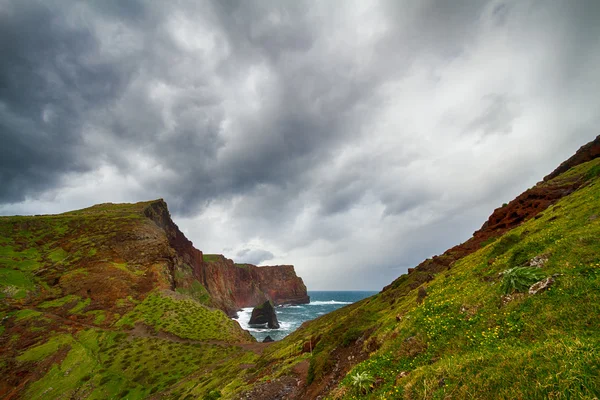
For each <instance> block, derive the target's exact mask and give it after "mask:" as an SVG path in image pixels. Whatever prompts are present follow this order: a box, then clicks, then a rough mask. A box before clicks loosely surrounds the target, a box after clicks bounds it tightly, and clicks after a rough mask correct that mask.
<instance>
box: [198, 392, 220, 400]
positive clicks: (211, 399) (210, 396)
mask: <svg viewBox="0 0 600 400" xmlns="http://www.w3.org/2000/svg"><path fill="white" fill-rule="evenodd" d="M220 398H221V392H219V391H218V390H211V391H210V392H208V393H207V394H205V395H204V397H203V398H202V399H203V400H217V399H220Z"/></svg>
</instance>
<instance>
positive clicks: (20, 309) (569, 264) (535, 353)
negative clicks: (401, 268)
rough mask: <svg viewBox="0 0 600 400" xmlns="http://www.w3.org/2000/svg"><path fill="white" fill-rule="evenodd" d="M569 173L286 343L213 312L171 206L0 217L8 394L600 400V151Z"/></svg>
mask: <svg viewBox="0 0 600 400" xmlns="http://www.w3.org/2000/svg"><path fill="white" fill-rule="evenodd" d="M597 141H600V140H599V139H597ZM591 148H592V147H589V146H588V147H587V148H586V149H587V150H586V151H588V150H589V149H591ZM590 151H591V150H590ZM594 151H595V150H594ZM594 154H595V153H594ZM592 158H593V157H592ZM560 168H561V169H560V173H555V174H553V175H551V176H550V178H548V179H546V180H545V181H544V182H541V183H539V184H538V185H536V186H535V187H534V188H531V189H529V190H528V191H527V192H525V193H524V194H522V195H520V196H519V197H517V198H516V199H515V200H513V201H512V202H510V203H509V204H507V205H505V206H503V207H501V208H499V209H497V210H495V211H494V213H493V214H492V216H491V217H490V219H489V220H488V222H486V224H484V226H483V227H482V229H480V230H479V231H477V232H476V233H475V235H474V237H473V238H471V239H470V240H468V241H467V242H465V243H463V244H461V245H458V246H456V247H454V248H452V249H449V250H448V251H447V252H446V253H444V254H443V255H441V256H439V257H434V258H432V259H430V260H426V261H424V262H423V263H421V264H420V265H419V266H417V267H416V268H415V269H411V270H410V273H408V274H406V275H403V276H400V277H399V278H398V279H396V280H395V281H394V282H392V283H391V284H390V285H389V286H388V287H386V288H385V289H384V290H383V291H382V292H381V293H379V294H377V295H375V296H372V297H370V298H368V299H364V300H362V301H360V302H358V303H355V304H352V305H350V306H347V307H344V308H342V309H339V310H337V311H335V312H333V313H330V314H328V315H325V316H323V317H321V318H318V319H316V320H314V321H311V322H308V323H305V324H304V325H303V326H302V327H301V328H300V329H298V330H297V331H296V332H294V333H293V334H291V335H290V336H288V337H287V338H285V339H284V340H282V341H280V342H275V343H273V344H262V343H254V341H253V339H252V338H251V337H250V336H249V334H248V333H247V332H245V331H242V330H241V328H240V327H239V325H238V324H237V323H236V322H234V321H232V320H230V319H229V318H228V317H227V316H226V315H225V314H224V313H223V312H222V311H220V310H216V309H214V308H211V307H210V305H211V304H212V303H211V297H210V295H209V294H208V292H207V290H206V288H205V287H204V286H202V284H200V282H199V281H197V280H195V278H194V275H193V271H192V269H191V268H190V267H189V265H187V264H186V259H185V257H182V256H181V254H180V253H179V252H178V250H177V249H176V248H174V247H173V246H172V245H171V244H170V243H171V242H169V240H168V238H167V236H166V233H165V230H164V226H163V225H160V224H158V225H157V223H155V222H153V220H152V219H149V218H147V217H146V215H147V214H146V213H145V211H146V210H148V207H153V212H156V207H157V202H146V203H137V204H102V205H98V206H94V207H91V208H88V209H85V210H80V211H75V212H69V213H65V214H61V215H54V216H35V217H33V216H32V217H0V234H1V235H0V298H1V300H2V301H1V302H0V320H1V321H2V323H1V324H0V376H2V379H0V397H1V398H6V399H15V398H23V399H47V398H52V399H55V398H56V399H71V398H80V399H106V398H115V399H116V398H126V399H143V398H156V399H158V398H163V399H198V398H199V399H216V398H219V397H220V398H223V399H241V398H243V399H281V398H285V399H312V398H318V397H320V398H329V399H448V398H454V399H463V398H475V399H489V398H507V399H546V398H555V399H561V398H565V399H580V398H581V399H595V398H598V397H599V396H600V323H599V321H600V241H599V239H598V238H600V158H596V159H592V160H591V161H588V162H584V163H580V164H579V161H578V163H577V165H575V166H573V167H572V168H568V164H563V165H561V167H560ZM161 204H164V203H161ZM159 207H160V206H159ZM163 211H165V212H166V213H162V214H161V215H168V211H166V209H165V210H163ZM159 225H160V226H163V228H161V227H160V226H159ZM186 240H187V239H186ZM179 243H182V242H179ZM221 257H222V256H218V255H205V256H204V258H205V262H206V263H208V264H210V265H213V266H214V265H215V263H218V262H219V260H220V259H221ZM236 267H238V268H241V269H244V268H248V267H247V266H245V265H243V264H239V265H237V266H236Z"/></svg>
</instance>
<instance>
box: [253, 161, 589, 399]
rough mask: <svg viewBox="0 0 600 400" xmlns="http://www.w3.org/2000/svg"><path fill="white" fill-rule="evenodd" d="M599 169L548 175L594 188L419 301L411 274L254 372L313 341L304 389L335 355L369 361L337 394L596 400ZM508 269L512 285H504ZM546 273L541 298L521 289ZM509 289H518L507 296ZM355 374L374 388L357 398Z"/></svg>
mask: <svg viewBox="0 0 600 400" xmlns="http://www.w3.org/2000/svg"><path fill="white" fill-rule="evenodd" d="M598 165H600V160H595V161H593V162H590V163H587V165H585V164H584V165H581V166H578V167H577V168H576V169H575V171H574V170H570V171H568V172H567V173H566V174H563V175H561V176H559V177H558V178H556V179H557V181H558V182H567V181H569V180H571V181H572V180H577V179H588V178H589V177H590V176H591V177H592V178H591V179H593V181H592V182H589V184H587V185H583V187H581V188H580V189H579V190H577V191H576V192H574V193H572V194H571V195H570V196H568V197H566V198H564V199H562V200H561V201H560V202H558V203H557V204H556V205H554V206H552V207H550V208H548V209H547V210H545V211H544V212H543V213H541V214H540V217H539V218H538V219H531V220H529V221H527V222H525V223H523V224H522V225H521V226H519V227H517V228H516V229H513V230H512V231H510V232H507V233H506V234H504V235H502V236H501V237H496V238H494V239H493V240H489V241H488V242H487V243H484V245H483V246H482V248H481V249H480V250H478V251H476V252H475V253H472V254H470V255H468V256H466V257H463V258H461V259H459V260H458V261H456V262H455V263H454V264H453V265H452V267H451V269H450V270H448V271H444V272H441V273H438V274H436V275H435V276H434V279H433V280H432V281H430V282H428V283H425V284H424V286H426V287H427V297H425V299H424V301H422V302H421V303H418V302H417V288H413V289H412V290H411V289H410V288H409V287H408V285H409V284H410V283H411V282H414V275H412V276H411V275H405V276H404V277H401V278H399V279H398V280H397V281H396V282H395V283H394V285H392V286H391V289H389V290H388V291H387V292H384V293H380V294H378V295H375V296H373V297H371V298H369V299H365V300H363V301H361V302H359V303H356V304H353V305H350V306H348V307H344V308H342V309H340V310H337V311H335V312H333V313H330V314H328V315H325V316H323V317H321V318H318V319H317V320H315V321H311V323H309V324H307V325H305V326H304V327H303V328H302V329H299V330H297V331H296V332H294V333H292V334H291V335H290V336H288V337H287V338H285V339H283V340H282V341H280V342H276V343H274V344H273V345H272V346H270V347H269V348H268V349H267V350H266V351H265V354H264V356H263V357H262V359H261V361H259V364H261V365H263V366H264V367H265V370H271V369H275V368H276V367H275V366H282V365H286V364H288V363H290V362H291V360H298V361H299V360H302V359H303V358H305V357H307V355H306V354H302V353H301V348H302V344H303V343H305V342H306V341H308V339H309V338H310V337H317V336H320V341H319V343H318V344H317V346H316V347H315V348H314V350H313V352H312V355H311V356H309V360H310V368H309V381H316V382H318V381H319V380H320V379H322V378H323V377H324V376H325V375H327V374H328V373H329V372H331V371H332V370H333V369H334V367H335V359H334V357H333V354H335V353H336V352H337V351H339V350H340V349H344V348H345V347H351V346H354V347H358V348H360V349H361V350H362V351H363V352H365V353H367V354H369V356H368V358H367V359H366V360H365V361H363V362H361V363H358V364H357V365H356V366H355V367H354V368H352V369H351V370H350V371H349V372H348V374H347V375H346V377H345V378H344V379H343V380H342V382H341V383H340V387H339V389H337V391H336V396H337V397H336V398H346V399H351V398H352V399H354V398H361V399H362V398H367V399H380V398H406V399H444V398H475V399H487V398H527V399H529V398H531V399H543V398H590V399H592V398H595V397H598V396H600V357H598V351H599V350H598V349H600V346H599V344H600V327H599V325H598V323H597V317H598V315H600V289H599V288H600V241H598V239H597V238H598V237H600V218H596V219H594V218H591V217H592V216H594V215H597V214H598V213H599V210H600V180H599V179H598V175H597V174H596V172H594V171H596V168H598ZM590 171H591V172H590ZM555 183H556V182H555ZM549 184H552V182H550V183H548V182H545V183H543V185H549ZM536 256H543V257H544V258H547V261H546V262H545V264H544V266H543V268H539V269H531V268H529V267H527V265H528V264H529V262H530V260H531V259H533V258H534V257H536ZM511 269H512V271H513V276H512V277H513V278H515V281H513V282H511V283H510V284H508V283H507V280H508V279H509V278H510V277H511V274H510V273H509V274H506V271H510V270H511ZM503 272H504V273H505V274H504V277H503V276H502V275H501V273H503ZM515 275H516V276H515ZM547 276H554V279H555V282H554V284H553V285H552V286H551V287H550V289H549V290H547V291H545V292H540V293H538V294H536V295H530V294H528V293H527V288H528V287H529V285H530V284H531V283H534V282H535V281H537V280H541V279H542V278H544V277H547ZM507 288H510V290H509V289H507ZM513 290H515V291H518V292H524V293H522V294H519V295H515V296H513V297H512V298H510V299H508V300H505V299H504V297H503V295H504V294H505V293H506V292H507V291H513ZM397 315H400V316H402V318H401V320H400V321H399V322H398V321H396V316H397ZM361 373H367V374H369V375H370V376H373V377H374V378H376V379H377V380H378V384H377V385H376V386H375V387H373V390H372V391H371V392H369V393H368V394H367V393H362V394H361V395H358V394H357V393H356V390H354V388H353V385H352V376H356V374H361ZM274 376H276V374H272V373H270V374H268V375H267V376H266V378H265V379H269V378H273V377H274ZM332 396H333V395H332Z"/></svg>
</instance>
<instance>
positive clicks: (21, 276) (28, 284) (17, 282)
mask: <svg viewBox="0 0 600 400" xmlns="http://www.w3.org/2000/svg"><path fill="white" fill-rule="evenodd" d="M34 289H35V284H34V282H33V280H32V278H31V276H30V275H29V273H27V272H23V271H20V270H17V269H11V268H0V296H3V297H12V298H16V299H20V298H23V297H25V296H26V295H27V293H28V292H29V291H32V290H34Z"/></svg>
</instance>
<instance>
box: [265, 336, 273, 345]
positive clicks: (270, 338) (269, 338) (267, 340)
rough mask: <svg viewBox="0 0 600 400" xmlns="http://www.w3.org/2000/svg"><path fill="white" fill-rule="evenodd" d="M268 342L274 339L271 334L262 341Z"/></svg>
mask: <svg viewBox="0 0 600 400" xmlns="http://www.w3.org/2000/svg"><path fill="white" fill-rule="evenodd" d="M270 342H274V340H273V338H272V337H271V336H267V337H266V338H264V339H263V343H270Z"/></svg>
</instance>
